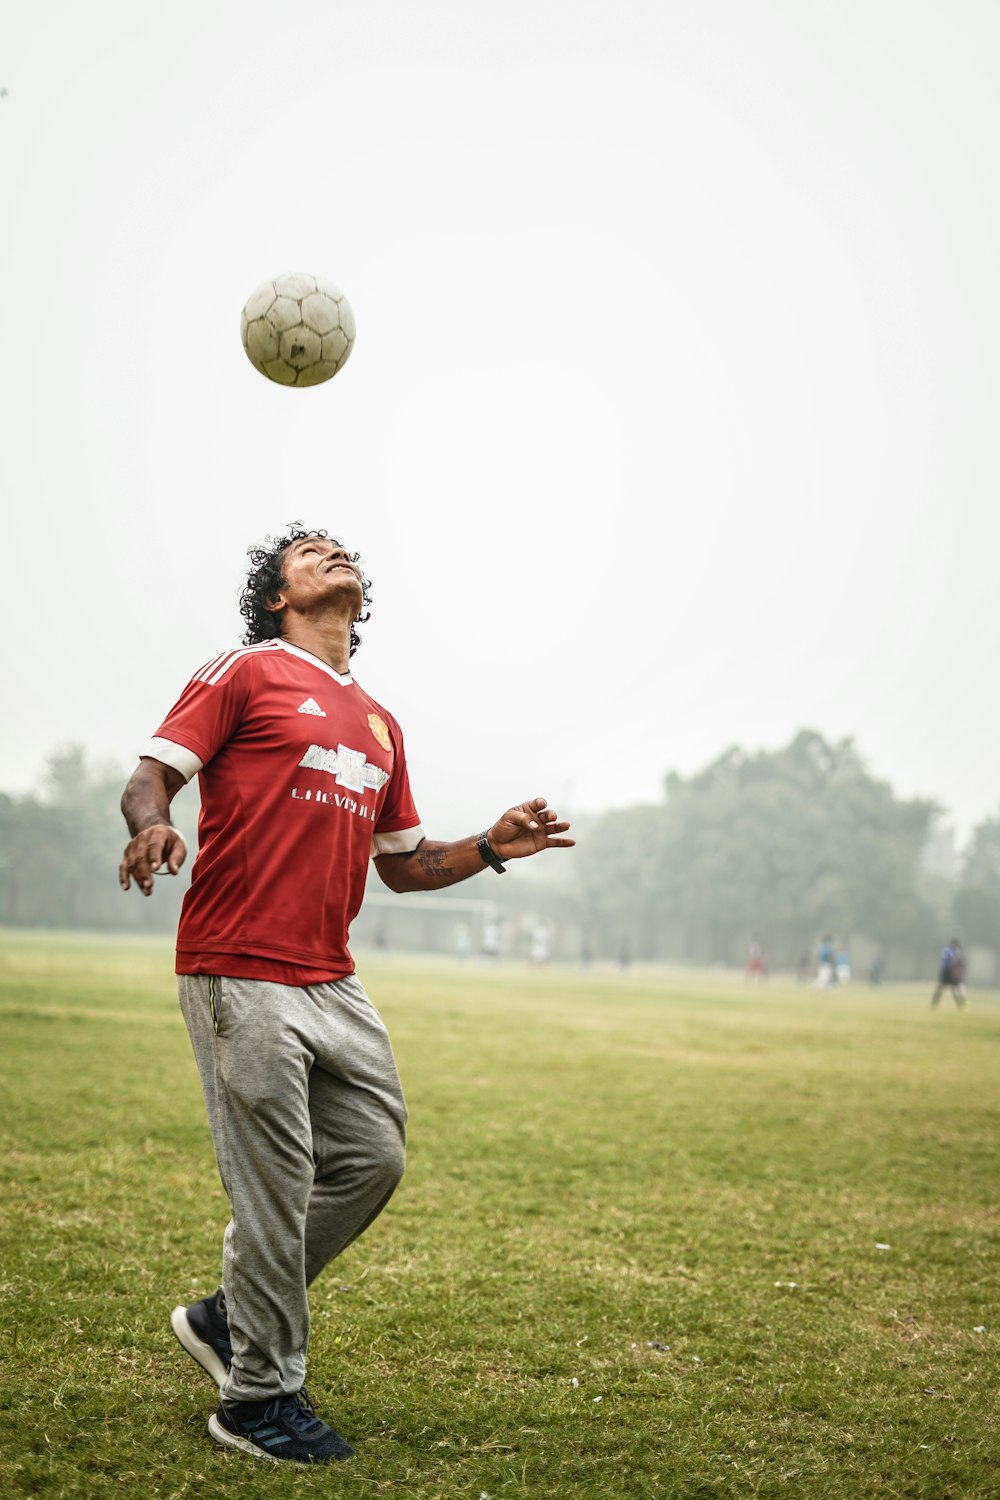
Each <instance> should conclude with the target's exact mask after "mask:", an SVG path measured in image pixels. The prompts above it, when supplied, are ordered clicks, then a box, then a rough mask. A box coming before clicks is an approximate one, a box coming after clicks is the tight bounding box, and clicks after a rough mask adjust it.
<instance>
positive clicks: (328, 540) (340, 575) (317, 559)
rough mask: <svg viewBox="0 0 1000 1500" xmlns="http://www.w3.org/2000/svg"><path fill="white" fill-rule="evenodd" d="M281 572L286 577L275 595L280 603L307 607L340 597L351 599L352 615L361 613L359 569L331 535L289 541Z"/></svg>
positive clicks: (292, 606)
mask: <svg viewBox="0 0 1000 1500" xmlns="http://www.w3.org/2000/svg"><path fill="white" fill-rule="evenodd" d="M281 571H282V575H283V577H284V580H285V582H284V586H283V587H282V588H281V590H280V591H279V594H278V598H279V600H280V602H281V604H284V605H288V606H290V607H291V608H292V609H309V608H310V607H311V606H313V605H317V604H322V603H324V602H327V601H329V602H330V603H332V602H334V601H335V600H340V599H343V600H345V601H349V602H350V604H351V609H352V615H353V616H354V617H357V616H358V615H359V614H360V613H361V605H362V602H363V598H362V589H361V572H360V570H359V569H358V567H357V566H356V565H355V564H354V563H353V562H352V561H351V556H350V553H349V552H348V551H347V548H346V547H342V546H341V544H340V542H338V541H335V540H334V539H333V537H327V536H304V537H300V538H299V540H298V541H297V542H291V543H290V544H289V546H288V547H286V548H285V554H284V557H283V558H282V561H281Z"/></svg>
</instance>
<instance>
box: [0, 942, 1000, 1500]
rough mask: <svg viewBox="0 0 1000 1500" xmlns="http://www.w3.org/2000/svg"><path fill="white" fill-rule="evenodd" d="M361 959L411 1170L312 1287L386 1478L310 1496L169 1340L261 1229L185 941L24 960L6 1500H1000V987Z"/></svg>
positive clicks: (8, 1069) (7, 1026)
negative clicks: (211, 1109) (238, 1428)
mask: <svg viewBox="0 0 1000 1500" xmlns="http://www.w3.org/2000/svg"><path fill="white" fill-rule="evenodd" d="M359 968H360V970H361V973H362V977H363V978H364V980H365V982H366V984H367V986H368V989H369V991H370V993H371V995H372V997H373V999H374V1000H375V1002H376V1004H378V1006H379V1008H380V1009H381V1011H382V1013H383V1015H384V1016H385V1018H386V1020H387V1022H388V1023H389V1027H390V1030H391V1032H392V1035H393V1039H394V1043H395V1047H396V1052H397V1056H398V1058H399V1063H400V1069H401V1072H402V1074H403V1080H404V1084H405V1086H406V1090H407V1096H408V1101H409V1105H410V1112H411V1137H410V1165H409V1169H408V1172H407V1176H406V1178H405V1180H404V1183H403V1185H402V1187H401V1188H400V1190H399V1192H398V1194H397V1195H396V1198H395V1199H394V1200H393V1202H392V1204H391V1205H390V1207H389V1208H388V1210H387V1211H386V1213H385V1214H384V1215H383V1216H382V1218H381V1219H380V1220H379V1221H378V1223H377V1224H376V1225H375V1226H374V1228H373V1229H372V1230H371V1231H370V1232H369V1234H368V1235H367V1236H366V1237H365V1238H364V1239H363V1240H362V1241H361V1242H360V1243H359V1244H358V1245H356V1246H354V1247H353V1248H352V1249H351V1250H350V1251H349V1252H348V1253H347V1254H346V1255H345V1256H344V1257H343V1259H342V1260H341V1261H339V1262H338V1263H336V1264H335V1265H334V1266H332V1267H330V1268H329V1269H328V1270H327V1272H326V1273H325V1274H324V1276H323V1277H321V1278H320V1280H319V1281H318V1282H317V1284H316V1286H315V1287H314V1289H313V1299H312V1300H313V1313H314V1326H313V1338H312V1344H311V1349H310V1376H309V1385H310V1390H311V1393H312V1395H313V1399H314V1400H315V1402H316V1405H317V1407H318V1408H319V1410H320V1411H321V1413H324V1414H326V1415H328V1416H329V1417H330V1418H331V1419H332V1420H333V1421H334V1422H335V1424H336V1425H337V1426H338V1427H340V1429H341V1430H342V1431H344V1432H345V1433H346V1434H347V1435H348V1436H349V1437H350V1438H351V1439H352V1440H353V1441H355V1443H356V1444H357V1446H358V1448H359V1456H358V1458H357V1459H355V1460H352V1462H351V1463H350V1464H348V1465H342V1466H337V1467H336V1469H335V1470H333V1471H330V1470H327V1469H320V1470H316V1471H313V1470H301V1469H293V1470H292V1471H291V1472H289V1471H288V1470H286V1469H280V1470H276V1469H274V1468H273V1467H272V1466H270V1465H265V1464H260V1463H254V1462H253V1460H251V1459H248V1458H245V1457H243V1456H242V1455H239V1454H235V1453H231V1452H223V1451H221V1450H218V1449H216V1448H215V1446H214V1445H213V1444H212V1442H211V1440H210V1439H209V1438H208V1436H207V1434H206V1431H205V1423H206V1420H207V1417H208V1415H209V1412H210V1411H211V1410H212V1408H213V1405H214V1402H213V1391H212V1386H211V1384H210V1383H209V1381H208V1380H207V1378H205V1377H203V1376H201V1375H200V1374H199V1372H198V1370H197V1368H196V1367H195V1366H194V1364H193V1363H192V1362H191V1361H190V1360H189V1359H188V1358H187V1357H186V1356H185V1355H184V1354H183V1353H182V1352H181V1351H180V1349H179V1348H178V1347H177V1346H176V1344H175V1343H174V1341H173V1338H172V1336H171V1335H170V1333H169V1329H168V1327H167V1316H168V1313H169V1310H170V1308H171V1306H172V1305H173V1304H174V1303H175V1302H176V1301H177V1300H185V1301H186V1300H191V1299H192V1298H193V1297H194V1296H198V1295H202V1294H203V1293H204V1292H205V1291H207V1290H210V1289H211V1287H213V1286H214V1285H215V1284H216V1280H217V1269H218V1264H219V1256H220V1236H221V1230H222V1226H223V1224H224V1222H225V1218H226V1210H225V1202H224V1198H223V1195H222V1191H221V1188H220V1186H219V1183H218V1179H217V1176H216V1174H215V1168H214V1163H213V1160H212V1155H211V1145H210V1140H209V1136H208V1131H207V1126H206V1125H205V1122H204V1115H203V1106H202V1103H201V1097H200V1093H199V1089H198V1082H197V1077H196V1073H195V1068H194V1063H193V1060H192V1058H191V1056H190V1052H189V1048H188V1042H187V1037H186V1035H185V1033H184V1029H183V1026H182V1024H181V1021H180V1018H179V1015H178V1012H177V1009H176V1001H175V998H174V988H173V977H172V973H171V959H170V949H169V945H167V944H165V943H162V942H151V941H148V940H139V939H136V938H122V939H108V938H107V937H101V938H85V937H79V936H57V935H50V934H45V935H42V934H37V933H35V934H23V933H22V934H17V933H3V934H0V1124H2V1139H3V1143H4V1149H3V1156H2V1162H0V1172H2V1177H3V1186H2V1197H0V1230H2V1233H0V1297H2V1308H3V1311H2V1340H0V1494H2V1495H4V1496H7V1495H13V1496H22V1495H52V1496H62V1495H65V1496H102V1497H103V1496H135V1497H137V1500H138V1497H140V1496H141V1497H163V1500H167V1497H180V1496H202V1495H204V1496H206V1497H207V1496H211V1497H213V1500H215V1497H229V1496H232V1497H236V1496H239V1497H241V1500H244V1497H250V1500H253V1497H256V1496H264V1495H268V1496H270V1495H275V1494H278V1495H283V1494H290V1493H292V1492H293V1491H294V1492H295V1494H296V1495H307V1494H308V1495H311V1494H314V1493H315V1494H323V1495H326V1494H329V1493H331V1492H336V1493H338V1494H342V1495H345V1496H351V1497H370V1496H380V1495H390V1496H395V1495H398V1496H407V1497H419V1500H430V1497H449V1500H450V1497H465V1496H468V1497H470V1500H479V1497H480V1496H481V1495H482V1494H484V1493H485V1494H487V1495H489V1496H491V1497H492V1500H501V1497H512V1496H532V1497H534V1496H560V1497H564V1496H565V1497H577V1496H580V1497H590V1496H622V1497H646V1496H649V1497H657V1500H671V1497H683V1500H689V1497H700V1496H712V1497H734V1500H735V1497H746V1496H783V1497H808V1500H859V1497H868V1496H873V1495H878V1496H883V1495H885V1496H907V1497H909V1496H920V1497H927V1500H944V1497H949V1496H961V1497H983V1500H986V1497H995V1496H997V1495H998V1494H1000V1424H998V1415H1000V1413H998V1396H997V1390H998V1374H1000V1371H998V1334H1000V1309H998V1307H997V1289H996V1272H997V1248H998V1230H1000V1213H998V1208H997V1180H998V1154H997V1123H998V1114H1000V1089H998V1082H1000V1066H998V1061H1000V1054H998V1042H1000V999H998V997H997V996H996V995H995V994H989V993H984V992H974V993H973V996H972V1001H971V1004H970V1007H969V1009H968V1011H967V1012H965V1013H964V1014H956V1013H955V1012H954V1010H952V1009H948V1008H946V1007H945V1005H942V1008H941V1010H940V1011H938V1012H936V1013H931V1012H930V1011H929V1010H928V1007H927V999H928V995H929V988H930V986H929V984H928V985H926V986H923V987H921V988H919V989H918V988H910V987H898V988H897V987H885V988H883V989H881V990H878V991H872V990H869V989H867V988H864V987H858V988H856V989H854V990H852V991H850V992H848V993H846V994H844V995H842V996H841V995H830V994H821V993H817V992H815V991H812V990H809V989H800V988H797V987H795V986H793V985H791V984H787V985H785V984H781V983H778V982H773V983H772V984H771V985H770V986H769V987H767V988H766V989H759V990H745V989H744V988H743V986H742V983H741V982H740V980H739V979H738V978H737V979H733V978H732V977H729V978H727V977H725V976H719V975H694V976H693V975H690V974H685V973H682V972H680V971H674V972H668V971H657V972H652V971H649V972H643V971H642V970H636V971H633V972H631V973H628V974H625V975H619V974H617V973H614V972H611V971H592V972H590V973H586V974H582V973H578V972H576V971H574V970H570V969H560V968H552V969H549V970H531V969H528V968H526V967H523V966H515V965H505V966H501V967H499V968H498V969H495V970H489V969H485V968H483V967H480V966H479V965H477V964H474V963H473V964H468V965H465V966H463V965H461V964H460V963H458V962H457V961H454V962H445V961H440V962H439V961H432V960H426V959H418V958H404V957H402V956H397V955H392V954H389V955H378V956H375V955H370V956H363V957H362V961H361V962H360V964H359ZM948 1003H949V1005H950V1001H949V1002H948ZM879 1245H888V1246H889V1247H890V1248H888V1249H879V1248H878V1246H879ZM980 1328H985V1331H984V1332H977V1331H976V1330H977V1329H980Z"/></svg>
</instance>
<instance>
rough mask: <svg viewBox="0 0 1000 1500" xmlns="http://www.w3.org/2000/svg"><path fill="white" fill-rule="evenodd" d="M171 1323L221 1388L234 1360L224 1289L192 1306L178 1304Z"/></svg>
mask: <svg viewBox="0 0 1000 1500" xmlns="http://www.w3.org/2000/svg"><path fill="white" fill-rule="evenodd" d="M170 1326H171V1328H172V1329H173V1330H174V1333H175V1334H176V1335H177V1339H178V1341H179V1343H180V1344H181V1346H182V1347H183V1348H185V1349H186V1350H187V1352H188V1353H189V1354H190V1356H191V1358H192V1359H196V1360H197V1361H198V1363H199V1364H200V1365H201V1367H202V1369H203V1370H205V1371H207V1373H208V1374H209V1375H211V1377H212V1379H213V1380H214V1381H215V1383H216V1385H217V1386H219V1388H220V1389H221V1387H222V1384H223V1382H224V1381H225V1378H226V1376H227V1375H228V1374H229V1366H230V1365H231V1364H232V1362H233V1346H232V1344H231V1343H230V1342H229V1324H228V1323H227V1322H226V1303H225V1298H224V1296H223V1293H222V1288H221V1287H220V1288H219V1290H218V1291H217V1292H213V1294H212V1296H211V1297H203V1298H202V1299H201V1301H200V1302H195V1303H194V1304H193V1306H191V1307H175V1308H174V1310H173V1312H172V1313H171V1314H170Z"/></svg>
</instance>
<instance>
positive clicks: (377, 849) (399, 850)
mask: <svg viewBox="0 0 1000 1500" xmlns="http://www.w3.org/2000/svg"><path fill="white" fill-rule="evenodd" d="M425 837H426V835H425V833H424V830H423V829H422V828H421V826H420V824H419V823H418V824H417V826H416V827H415V828H402V829H400V831H399V833H376V834H375V835H374V836H373V838H372V859H375V858H376V857H377V856H378V855H379V854H410V853H411V852H412V851H413V850H414V849H415V848H416V847H417V845H418V844H419V843H420V841H421V839H423V838H425Z"/></svg>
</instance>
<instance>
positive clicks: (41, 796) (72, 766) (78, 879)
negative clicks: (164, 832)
mask: <svg viewBox="0 0 1000 1500" xmlns="http://www.w3.org/2000/svg"><path fill="white" fill-rule="evenodd" d="M124 784H125V775H124V774H123V773H122V772H121V771H120V770H118V769H115V768H113V767H108V766H104V767H101V766H93V765H91V764H90V763H89V762H88V760H87V757H86V754H85V752H84V750H83V748H82V747H81V746H79V745H71V746H68V747H66V748H64V749H60V750H57V751H55V752H54V753H53V754H52V755H51V756H50V757H49V759H48V761H47V763H46V766H45V771H44V774H43V777H42V781H41V786H40V789H39V791H38V792H34V793H29V794H27V795H24V796H11V795H8V794H7V793H3V792H0V925H6V926H10V927H71V928H94V929H98V930H100V929H108V930H118V931H120V930H131V929H141V930H143V931H149V932H170V931H172V930H173V929H174V927H175V925H176V922H177V917H178V914H179V912H180V904H181V898H182V897H183V894H184V891H185V890H186V889H187V884H188V877H189V873H190V871H189V870H184V871H182V872H181V874H180V876H179V877H177V879H169V880H166V879H165V880H164V881H163V882H162V884H161V886H160V888H158V889H157V891H156V892H155V895H154V897H153V899H152V900H146V899H145V898H144V897H143V896H141V895H139V894H138V892H136V891H135V890H134V889H133V890H132V891H130V892H129V893H128V895H127V896H126V895H125V894H124V893H123V892H122V891H121V889H120V888H119V885H118V876H117V870H118V861H119V860H120V859H121V854H122V849H123V848H124V846H125V841H126V839H127V837H128V834H127V830H126V828H125V823H124V821H123V820H122V815H121V812H120V810H119V801H120V798H121V794H122V789H123V787H124ZM173 815H174V817H175V820H176V822H177V824H178V826H179V827H180V828H181V831H182V833H183V834H184V836H185V838H187V839H188V841H189V847H190V848H191V849H192V850H193V848H194V847H195V844H194V831H195V830H194V821H195V819H196V817H197V812H196V808H195V807H193V806H191V802H190V799H188V798H186V796H185V794H183V793H182V794H181V797H179V798H178V799H177V801H176V802H175V804H174V812H173Z"/></svg>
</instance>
